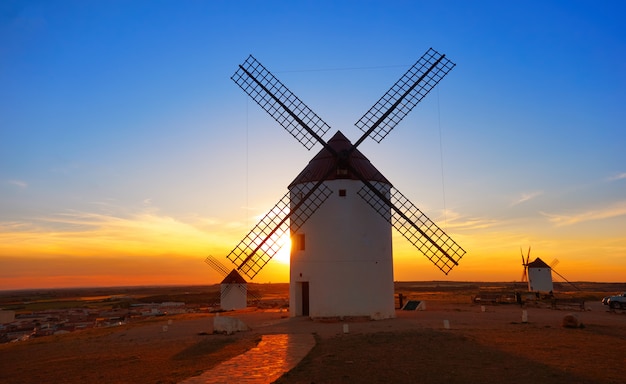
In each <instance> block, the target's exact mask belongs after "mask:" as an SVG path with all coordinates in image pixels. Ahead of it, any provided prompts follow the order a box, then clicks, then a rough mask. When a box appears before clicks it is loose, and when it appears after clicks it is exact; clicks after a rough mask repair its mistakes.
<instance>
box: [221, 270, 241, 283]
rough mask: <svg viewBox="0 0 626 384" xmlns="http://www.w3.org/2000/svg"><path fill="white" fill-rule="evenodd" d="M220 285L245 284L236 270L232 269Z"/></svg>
mask: <svg viewBox="0 0 626 384" xmlns="http://www.w3.org/2000/svg"><path fill="white" fill-rule="evenodd" d="M220 284H247V283H246V280H245V279H244V278H243V277H241V275H240V274H239V272H237V270H236V269H233V270H232V271H231V272H230V273H229V274H228V276H226V277H225V278H224V280H222V282H221V283H220Z"/></svg>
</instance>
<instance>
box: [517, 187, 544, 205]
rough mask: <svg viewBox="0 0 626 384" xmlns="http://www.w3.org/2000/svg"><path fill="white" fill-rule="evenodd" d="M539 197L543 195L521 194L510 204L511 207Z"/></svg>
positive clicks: (536, 193)
mask: <svg viewBox="0 0 626 384" xmlns="http://www.w3.org/2000/svg"><path fill="white" fill-rule="evenodd" d="M541 195H543V191H533V192H523V193H522V194H521V195H520V196H518V197H517V198H516V199H515V200H514V201H513V202H512V203H511V206H515V205H519V204H523V203H525V202H527V201H530V200H532V199H534V198H536V197H538V196H541Z"/></svg>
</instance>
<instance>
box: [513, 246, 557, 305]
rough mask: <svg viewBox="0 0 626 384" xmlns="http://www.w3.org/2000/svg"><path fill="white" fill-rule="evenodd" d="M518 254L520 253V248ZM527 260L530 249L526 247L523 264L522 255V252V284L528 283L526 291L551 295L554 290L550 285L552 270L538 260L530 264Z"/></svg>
mask: <svg viewBox="0 0 626 384" xmlns="http://www.w3.org/2000/svg"><path fill="white" fill-rule="evenodd" d="M520 252H522V250H521V248H520ZM529 259H530V247H528V253H527V254H526V261H525V262H524V253H523V252H522V266H523V267H524V272H523V273H522V282H524V281H528V291H529V292H536V293H545V294H548V293H552V292H553V290H554V287H553V285H552V268H551V267H550V266H549V265H548V264H546V263H545V262H544V261H543V260H541V259H540V258H536V259H535V261H532V262H528V260H529Z"/></svg>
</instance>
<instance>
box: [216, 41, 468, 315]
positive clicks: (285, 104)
mask: <svg viewBox="0 0 626 384" xmlns="http://www.w3.org/2000/svg"><path fill="white" fill-rule="evenodd" d="M454 66H455V64H454V63H452V62H451V61H450V60H448V59H447V58H446V57H445V55H442V54H440V53H438V52H436V51H435V50H433V49H432V48H431V49H429V50H428V51H427V52H426V53H425V54H424V55H423V56H422V57H421V58H420V59H419V60H418V61H417V62H416V63H415V64H414V65H413V66H412V67H411V68H410V69H409V70H408V71H407V72H406V73H405V74H404V75H403V76H402V77H401V78H400V80H398V81H397V82H396V83H395V84H394V85H393V86H392V87H391V88H390V89H389V91H387V93H385V95H383V97H381V98H380V100H378V102H377V103H376V104H374V106H373V107H372V108H371V109H370V110H369V111H368V112H367V113H366V114H365V115H363V117H362V118H361V119H359V121H357V123H356V126H357V127H358V128H359V129H360V130H361V131H363V132H364V133H363V135H362V136H361V137H360V138H359V139H358V140H357V141H356V142H355V143H354V144H352V143H350V141H349V140H348V139H347V138H345V136H343V134H341V132H337V134H335V136H333V138H331V139H330V140H329V141H328V142H326V141H324V139H322V136H323V135H324V134H325V133H326V132H328V130H329V129H330V127H329V126H328V125H327V124H326V123H325V122H324V121H323V120H322V119H320V118H319V117H318V116H317V115H316V114H315V113H314V112H313V111H312V110H311V109H310V108H308V107H307V106H306V105H305V104H304V103H303V102H302V101H300V99H299V98H298V97H296V96H295V95H294V94H293V93H291V91H289V89H287V87H285V86H284V85H283V84H282V83H281V82H280V81H279V80H278V79H276V77H274V76H273V75H272V74H271V73H270V72H269V71H268V70H267V69H266V68H265V67H263V65H261V64H260V63H259V62H258V61H257V60H256V59H255V58H254V57H253V56H249V57H248V58H247V59H246V61H245V62H244V63H243V64H242V65H240V66H239V69H238V70H237V71H236V72H235V74H234V75H233V76H232V79H233V81H234V82H235V83H237V85H239V86H240V87H241V88H242V89H243V90H244V91H245V92H246V93H247V94H248V95H249V96H250V97H251V98H252V99H253V100H254V101H255V102H257V104H259V106H261V107H262V108H263V109H265V110H266V111H267V112H268V113H269V114H270V115H271V116H272V117H273V118H274V119H275V120H276V121H277V122H278V123H279V124H281V125H282V126H283V127H284V128H285V129H286V130H287V131H288V132H289V133H290V134H291V135H292V136H293V137H294V138H296V139H297V140H298V141H299V142H300V143H301V144H302V145H304V147H305V148H307V149H309V150H310V149H311V148H312V147H313V146H314V145H315V144H316V143H320V144H321V145H322V147H323V148H322V150H321V151H320V152H319V153H318V154H317V155H316V156H315V157H314V158H313V160H311V162H310V163H309V165H308V166H307V167H306V168H305V169H304V170H303V171H302V172H301V173H300V175H298V177H296V179H295V180H294V181H293V182H292V183H291V184H290V185H289V192H287V193H286V194H285V195H284V196H283V197H282V198H281V199H280V201H279V202H278V203H277V204H276V205H275V206H274V208H273V209H272V210H271V211H270V212H269V213H267V214H266V215H265V216H264V217H263V218H262V219H261V221H260V222H259V223H258V224H257V225H256V226H255V227H254V228H253V229H252V230H251V231H250V232H249V233H248V235H247V236H246V237H245V238H244V239H243V240H242V241H241V242H240V243H239V244H238V245H237V246H236V247H235V248H234V249H233V250H232V251H231V252H230V254H228V256H227V258H228V259H229V260H231V261H232V262H233V263H234V264H235V265H237V270H238V271H241V272H242V273H244V274H245V275H247V276H248V277H250V278H254V276H256V274H257V273H258V272H259V271H260V270H261V269H262V268H263V267H264V266H265V265H266V264H267V263H268V262H269V260H271V258H272V257H273V256H274V255H275V254H276V253H277V252H278V251H279V249H280V247H281V245H282V243H281V240H280V239H281V238H282V237H283V236H284V235H286V234H287V231H288V230H289V231H290V235H291V238H292V253H291V264H290V311H291V315H292V316H296V315H309V316H311V317H334V316H339V317H341V316H368V317H371V318H387V317H394V316H395V311H394V300H393V294H394V292H393V260H392V252H391V228H392V227H394V228H396V229H397V230H398V231H399V232H400V233H401V234H402V235H403V236H404V237H405V238H406V239H408V240H409V241H410V242H411V243H412V244H413V245H414V246H415V247H416V248H417V249H418V250H419V251H420V252H421V253H423V254H424V255H425V256H426V257H427V258H428V259H429V260H430V261H431V262H433V263H434V264H435V266H437V267H438V268H439V269H440V270H441V271H442V272H443V273H445V274H448V273H449V272H450V270H451V269H452V268H453V267H454V266H456V265H458V262H459V260H460V259H461V258H462V257H463V255H464V254H465V250H463V248H461V247H460V246H459V245H458V244H457V243H456V242H454V240H452V239H451V238H450V237H449V236H448V235H446V233H445V232H444V231H443V230H441V229H440V228H439V227H437V225H435V223H433V222H432V221H431V220H430V219H429V218H428V217H426V215H424V214H423V213H422V212H421V211H420V210H419V209H418V208H417V207H416V206H415V205H414V204H413V203H411V202H410V201H409V200H408V199H407V198H406V197H405V196H404V195H402V194H401V193H400V192H399V191H397V190H396V189H394V188H393V186H392V185H391V183H390V182H389V181H388V180H387V179H386V178H385V177H384V176H382V175H381V174H380V172H378V171H377V170H376V168H375V167H374V166H373V165H372V164H371V163H370V162H369V160H368V159H367V158H366V157H365V156H364V155H363V154H362V153H361V152H360V151H359V150H358V149H357V147H358V146H359V145H360V144H361V143H362V142H363V141H364V140H365V139H366V138H368V137H371V138H372V139H373V140H375V141H376V142H380V141H381V140H382V139H384V138H385V137H386V136H387V134H388V133H389V132H390V131H391V130H392V129H393V128H394V127H395V126H396V125H397V124H398V123H399V122H400V121H401V120H402V119H403V118H404V117H405V116H406V115H407V114H408V113H409V112H410V111H411V110H412V109H413V107H415V105H416V104H417V103H419V102H420V101H421V100H422V99H423V98H424V96H426V94H428V92H429V91H430V90H431V89H432V88H433V87H434V86H435V85H437V83H439V81H440V80H441V79H442V78H443V77H444V76H445V75H446V74H447V73H448V72H449V71H450V70H451V69H452V68H453V67H454ZM356 196H358V197H356ZM372 208H373V209H372ZM374 216H375V217H376V219H374V218H373V217H374ZM380 216H382V218H383V219H384V220H380ZM309 219H312V220H311V221H310V222H308V221H309ZM305 236H306V242H305ZM305 244H306V245H305Z"/></svg>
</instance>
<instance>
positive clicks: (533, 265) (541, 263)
mask: <svg viewBox="0 0 626 384" xmlns="http://www.w3.org/2000/svg"><path fill="white" fill-rule="evenodd" d="M528 268H550V266H549V265H548V264H546V263H545V262H544V261H543V260H541V259H540V258H536V259H535V261H532V262H530V263H528Z"/></svg>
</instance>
